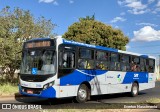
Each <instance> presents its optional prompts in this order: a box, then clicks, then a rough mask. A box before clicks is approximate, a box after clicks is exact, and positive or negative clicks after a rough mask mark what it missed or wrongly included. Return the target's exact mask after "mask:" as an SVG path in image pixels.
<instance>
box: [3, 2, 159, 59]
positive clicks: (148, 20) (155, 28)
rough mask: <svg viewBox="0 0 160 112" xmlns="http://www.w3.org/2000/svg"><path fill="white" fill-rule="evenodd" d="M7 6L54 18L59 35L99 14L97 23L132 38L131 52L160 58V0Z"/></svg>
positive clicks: (22, 3) (13, 3) (9, 3)
mask: <svg viewBox="0 0 160 112" xmlns="http://www.w3.org/2000/svg"><path fill="white" fill-rule="evenodd" d="M5 6H10V7H11V8H14V7H20V8H22V9H25V10H30V12H31V13H32V14H33V15H34V16H35V17H40V16H44V17H45V18H46V19H51V20H52V22H53V23H55V24H57V27H56V28H55V29H54V30H53V32H54V33H56V34H58V35H63V34H64V33H65V32H66V31H67V28H68V27H69V26H70V25H72V24H73V23H74V22H77V21H78V18H80V17H86V16H92V15H93V14H95V18H96V20H98V21H101V22H103V23H105V24H108V25H111V26H112V27H114V28H119V29H121V30H122V31H123V32H124V34H125V35H127V36H128V37H129V38H130V43H129V44H128V45H127V51H131V52H137V53H142V54H143V53H145V54H149V55H153V56H156V57H158V55H160V0H0V9H2V8H3V7H5Z"/></svg>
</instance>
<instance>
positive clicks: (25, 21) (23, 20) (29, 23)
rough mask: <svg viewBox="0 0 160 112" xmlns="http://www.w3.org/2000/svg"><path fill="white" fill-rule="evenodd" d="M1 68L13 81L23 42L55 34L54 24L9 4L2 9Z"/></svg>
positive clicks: (0, 30) (0, 19) (0, 35)
mask: <svg viewBox="0 0 160 112" xmlns="http://www.w3.org/2000/svg"><path fill="white" fill-rule="evenodd" d="M0 23H1V24H0V68H2V71H3V72H0V73H3V75H4V74H5V75H6V76H7V79H8V80H11V81H12V77H13V74H14V71H15V70H16V69H18V68H19V65H20V63H19V62H15V56H16V54H17V56H16V59H17V60H20V57H21V55H20V54H21V53H19V54H18V52H20V51H21V49H22V43H23V42H24V41H26V40H29V39H31V38H36V37H47V36H51V37H52V36H54V35H53V34H52V33H51V32H52V30H53V29H54V26H55V25H54V24H52V22H51V20H46V19H45V18H44V17H39V18H37V19H36V18H34V17H33V15H31V13H30V11H25V10H22V9H20V8H14V10H11V9H10V7H9V6H7V7H5V8H3V9H2V10H1V11H0Z"/></svg>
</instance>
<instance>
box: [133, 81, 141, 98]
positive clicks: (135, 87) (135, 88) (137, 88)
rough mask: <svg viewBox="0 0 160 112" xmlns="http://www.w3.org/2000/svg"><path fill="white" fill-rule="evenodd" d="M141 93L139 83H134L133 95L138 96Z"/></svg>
mask: <svg viewBox="0 0 160 112" xmlns="http://www.w3.org/2000/svg"><path fill="white" fill-rule="evenodd" d="M138 93H139V87H138V84H137V83H133V84H132V88H131V96H132V97H135V96H137V95H138Z"/></svg>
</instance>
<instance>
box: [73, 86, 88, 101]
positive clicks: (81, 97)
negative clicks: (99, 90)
mask: <svg viewBox="0 0 160 112" xmlns="http://www.w3.org/2000/svg"><path fill="white" fill-rule="evenodd" d="M89 95H90V94H89V89H88V87H87V86H86V85H85V84H81V85H80V86H79V88H78V91H77V96H76V101H77V102H78V103H84V102H86V101H87V99H88V98H89Z"/></svg>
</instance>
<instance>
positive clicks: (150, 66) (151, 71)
mask: <svg viewBox="0 0 160 112" xmlns="http://www.w3.org/2000/svg"><path fill="white" fill-rule="evenodd" d="M148 61H149V63H148V64H149V66H148V72H150V73H153V72H154V65H155V61H154V60H153V59H149V60H148Z"/></svg>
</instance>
